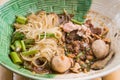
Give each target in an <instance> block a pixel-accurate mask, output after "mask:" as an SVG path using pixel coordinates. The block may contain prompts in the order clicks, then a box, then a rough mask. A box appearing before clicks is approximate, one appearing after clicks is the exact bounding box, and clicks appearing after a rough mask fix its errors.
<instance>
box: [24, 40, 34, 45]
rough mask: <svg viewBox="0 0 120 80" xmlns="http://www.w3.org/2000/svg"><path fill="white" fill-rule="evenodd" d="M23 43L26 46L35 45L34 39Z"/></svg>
mask: <svg viewBox="0 0 120 80" xmlns="http://www.w3.org/2000/svg"><path fill="white" fill-rule="evenodd" d="M24 43H25V44H26V45H32V44H35V40H34V39H25V40H24Z"/></svg>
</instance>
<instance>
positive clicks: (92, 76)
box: [0, 0, 120, 80]
mask: <svg viewBox="0 0 120 80" xmlns="http://www.w3.org/2000/svg"><path fill="white" fill-rule="evenodd" d="M9 1H10V0H8V1H7V2H9ZM4 4H6V3H4ZM0 7H3V5H0ZM0 65H1V66H3V67H5V68H7V69H9V70H11V71H12V72H14V73H16V74H20V75H22V76H25V77H28V78H31V79H37V80H46V79H47V80H73V78H72V79H67V78H65V79H58V78H55V79H54V78H50V79H49V78H44V77H38V76H34V75H29V74H25V73H23V72H20V71H18V70H15V69H14V68H12V67H10V66H8V65H7V64H4V63H3V62H2V61H0ZM119 68H120V65H117V66H115V67H114V68H111V69H109V70H106V71H103V72H101V73H97V74H96V75H89V76H87V77H82V78H80V77H77V78H74V80H78V79H79V80H89V79H93V78H97V77H102V76H105V75H107V74H109V73H111V72H113V71H115V70H117V69H119Z"/></svg>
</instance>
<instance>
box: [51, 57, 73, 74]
mask: <svg viewBox="0 0 120 80" xmlns="http://www.w3.org/2000/svg"><path fill="white" fill-rule="evenodd" d="M51 66H52V69H53V70H54V71H56V72H59V73H63V72H65V71H67V70H68V69H69V68H70V67H71V60H70V59H69V58H68V57H66V56H65V55H61V56H54V57H53V59H52V63H51Z"/></svg>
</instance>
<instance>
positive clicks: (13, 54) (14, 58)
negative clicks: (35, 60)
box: [10, 52, 22, 64]
mask: <svg viewBox="0 0 120 80" xmlns="http://www.w3.org/2000/svg"><path fill="white" fill-rule="evenodd" d="M10 57H11V59H12V61H13V62H14V63H15V64H22V60H21V59H20V57H19V56H18V54H17V53H16V52H11V53H10Z"/></svg>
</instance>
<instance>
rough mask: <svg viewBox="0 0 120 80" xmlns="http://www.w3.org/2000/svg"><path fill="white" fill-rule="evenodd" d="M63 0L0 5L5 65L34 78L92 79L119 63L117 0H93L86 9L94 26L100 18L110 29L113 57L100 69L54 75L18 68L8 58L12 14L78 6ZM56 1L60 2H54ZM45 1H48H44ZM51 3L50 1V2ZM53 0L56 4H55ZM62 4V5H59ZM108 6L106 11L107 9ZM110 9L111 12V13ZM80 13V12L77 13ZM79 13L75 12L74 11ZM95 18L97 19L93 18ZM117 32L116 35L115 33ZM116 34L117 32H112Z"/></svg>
mask: <svg viewBox="0 0 120 80" xmlns="http://www.w3.org/2000/svg"><path fill="white" fill-rule="evenodd" d="M64 1H65V0H63V1H61V0H53V2H52V3H51V0H44V1H43V0H10V1H9V2H7V3H6V4H5V5H4V6H1V7H0V63H1V64H2V65H3V66H5V67H6V68H8V69H10V70H12V71H14V72H16V73H18V74H21V75H23V76H26V77H30V78H33V79H41V80H43V79H46V78H49V79H53V78H54V79H60V78H61V79H64V78H65V79H69V80H72V79H73V78H74V79H77V80H78V79H82V80H84V79H91V78H95V77H99V76H103V75H106V74H108V73H110V72H112V71H114V70H115V69H117V68H119V67H120V65H119V64H118V63H120V60H119V58H120V53H119V49H120V47H119V46H120V42H119V39H120V37H119V34H120V29H119V28H120V26H119V21H120V15H119V14H118V13H119V11H118V9H117V8H118V7H120V4H117V3H118V2H119V0H93V3H92V7H91V11H90V12H89V13H88V17H89V18H91V19H93V20H94V21H93V23H95V24H96V23H97V24H96V26H101V25H99V24H100V23H99V20H101V22H103V23H104V25H102V26H108V27H109V29H110V32H109V34H108V37H109V38H110V39H111V42H112V43H111V48H112V49H113V50H114V51H115V53H116V55H115V56H114V58H113V59H112V61H111V62H110V63H109V64H108V65H107V67H105V68H104V69H103V70H99V71H90V72H88V73H86V74H84V73H80V74H63V75H55V74H33V73H32V72H30V71H28V70H26V69H24V68H21V67H20V66H18V65H15V64H13V63H12V61H11V60H10V58H9V56H8V54H9V52H10V47H9V45H10V40H11V36H12V33H13V27H12V24H13V22H14V20H15V15H26V14H29V13H31V12H36V11H39V10H46V11H48V12H53V11H54V12H56V13H61V12H62V9H63V8H66V10H67V11H68V12H69V13H73V9H74V10H77V8H76V7H71V5H70V4H72V3H73V1H69V0H66V1H68V4H66V5H67V6H64V5H65V4H64ZM77 1H78V0H74V5H76V2H77ZM107 1H109V2H110V1H112V2H113V3H109V4H108V5H105V4H106V3H107ZM58 2H59V4H57V3H58ZM46 3H47V4H46ZM53 3H54V5H55V6H54V7H52V6H51V5H53ZM55 3H56V4H55ZM114 4H117V5H116V6H114V7H112V5H114ZM61 6H62V7H61ZM108 10H109V11H108ZM110 12H112V13H110ZM79 14H80V13H79ZM76 15H78V14H76ZM95 19H96V20H95ZM116 34H117V35H116ZM115 35H116V36H115Z"/></svg>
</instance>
